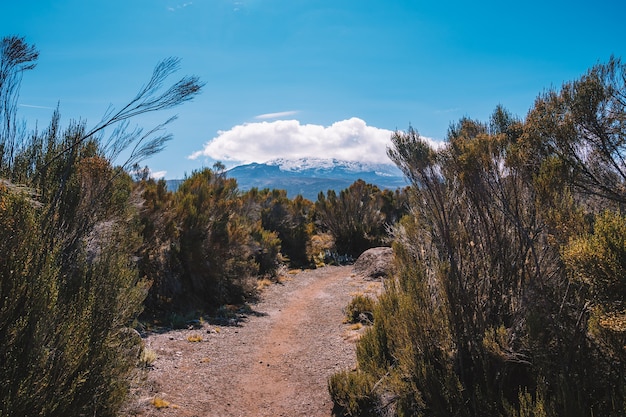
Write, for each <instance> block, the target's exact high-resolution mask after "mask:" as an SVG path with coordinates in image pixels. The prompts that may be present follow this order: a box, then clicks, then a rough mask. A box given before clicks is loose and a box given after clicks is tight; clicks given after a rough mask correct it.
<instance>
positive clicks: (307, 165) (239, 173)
mask: <svg viewBox="0 0 626 417" xmlns="http://www.w3.org/2000/svg"><path fill="white" fill-rule="evenodd" d="M228 174H229V176H231V177H233V178H235V179H237V183H238V184H239V186H240V188H241V189H243V190H246V189H249V188H252V187H257V188H277V189H284V190H286V191H287V193H288V195H289V196H291V197H295V196H296V195H298V194H302V195H303V196H304V197H305V198H308V199H309V200H313V201H314V200H315V199H316V198H317V194H318V193H319V192H320V191H323V192H326V191H328V190H330V189H332V190H335V191H337V192H338V191H341V190H343V189H345V188H348V187H349V186H350V185H351V184H352V183H353V182H355V181H356V180H358V179H362V180H364V181H365V182H368V183H371V184H374V185H377V186H378V187H379V188H389V189H395V188H398V187H404V186H406V185H407V182H406V180H405V178H404V176H403V175H402V172H401V171H400V170H399V169H398V168H397V167H396V166H395V165H392V164H372V163H362V162H355V161H341V160H338V159H324V158H298V159H284V158H281V159H274V160H271V161H268V162H266V163H252V164H248V165H240V166H237V167H235V168H232V169H230V170H229V171H228Z"/></svg>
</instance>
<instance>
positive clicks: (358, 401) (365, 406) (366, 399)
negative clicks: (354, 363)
mask: <svg viewBox="0 0 626 417" xmlns="http://www.w3.org/2000/svg"><path fill="white" fill-rule="evenodd" d="M373 388H374V381H373V380H372V378H371V377H370V376H369V375H368V374H365V373H362V372H359V371H341V372H338V373H336V374H334V375H332V376H331V377H330V378H329V380H328V391H329V393H330V397H331V398H332V400H333V402H334V403H335V410H334V412H335V415H342V416H350V417H357V416H358V417H369V416H375V415H377V413H376V412H375V406H376V404H377V403H378V399H377V398H376V396H375V394H374V393H373Z"/></svg>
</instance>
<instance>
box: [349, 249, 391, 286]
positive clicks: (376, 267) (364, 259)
mask: <svg viewBox="0 0 626 417" xmlns="http://www.w3.org/2000/svg"><path fill="white" fill-rule="evenodd" d="M392 260H393V249H391V248H388V247H380V248H372V249H368V250H366V251H365V252H363V253H362V254H361V256H359V259H357V260H356V262H355V263H354V267H353V270H354V272H355V273H356V274H359V275H362V276H364V277H365V278H372V279H373V278H378V277H387V276H388V275H389V272H390V271H391V265H392Z"/></svg>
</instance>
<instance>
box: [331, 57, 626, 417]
mask: <svg viewBox="0 0 626 417" xmlns="http://www.w3.org/2000/svg"><path fill="white" fill-rule="evenodd" d="M625 110H626V66H625V65H624V64H622V63H621V61H620V60H618V59H611V60H610V61H609V62H608V63H606V64H603V65H597V66H595V67H593V68H592V69H591V70H590V71H589V72H588V73H587V74H585V75H584V76H583V77H582V78H581V79H580V80H577V81H574V82H570V83H567V84H565V85H564V86H563V87H562V88H561V89H560V90H559V91H556V90H550V91H548V92H546V93H544V94H542V95H541V96H540V97H538V99H537V100H536V102H535V104H534V107H533V108H532V109H531V110H530V112H529V113H528V116H527V117H526V119H525V120H524V121H522V120H518V119H516V118H515V117H513V116H512V115H510V114H509V113H508V112H507V111H506V110H504V109H503V108H502V107H498V108H497V109H496V110H495V111H494V113H493V115H492V116H491V118H490V120H489V121H488V122H486V123H484V122H480V121H475V120H470V119H467V118H464V119H462V120H460V121H459V122H458V123H455V124H453V125H452V126H451V127H450V129H449V132H448V138H447V139H448V140H447V144H446V146H445V147H442V148H440V149H433V148H432V147H431V146H429V145H428V143H427V142H426V141H425V140H423V139H422V138H420V136H419V135H418V133H417V132H416V131H415V130H413V129H409V130H408V131H407V132H397V133H396V134H394V136H393V138H392V146H391V147H390V149H389V151H388V154H389V156H390V157H391V159H392V160H394V161H395V162H396V164H397V165H398V166H399V167H400V168H401V169H402V170H403V172H404V173H405V174H406V176H407V177H408V178H409V179H410V181H411V185H412V186H411V191H410V215H408V216H405V217H404V218H403V219H402V221H401V222H400V223H399V224H398V225H397V226H396V227H395V228H394V237H395V242H394V250H395V255H396V265H395V272H394V274H393V277H392V278H390V279H389V281H388V282H387V285H386V291H385V293H384V294H383V295H382V296H381V297H380V299H379V302H378V304H377V306H376V307H375V309H374V310H375V311H374V317H375V322H374V325H373V327H372V328H371V329H370V330H369V331H368V332H367V333H366V334H365V335H364V337H363V338H362V339H361V340H360V341H359V343H358V347H357V352H358V353H357V356H358V369H357V370H356V371H354V372H347V371H346V372H340V373H338V374H335V375H334V376H333V377H332V378H331V379H330V381H329V389H330V392H331V395H332V396H333V399H334V401H335V404H336V405H337V407H338V408H339V409H341V410H342V412H343V413H344V414H346V415H354V416H356V415H359V416H363V415H398V416H520V417H521V416H568V417H570V416H599V415H602V416H623V415H625V414H626V392H625V390H626V380H625V377H626V361H625V360H626V305H625V304H624V303H625V301H626V300H625V297H626V286H625V285H626V274H625V272H626V218H625V217H624V215H623V210H624V203H625V202H626V193H625V190H626V188H625V186H626V182H625V180H626V163H625V160H624V157H625V151H626V149H625V144H626V111H625Z"/></svg>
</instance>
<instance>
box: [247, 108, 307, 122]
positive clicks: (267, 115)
mask: <svg viewBox="0 0 626 417" xmlns="http://www.w3.org/2000/svg"><path fill="white" fill-rule="evenodd" d="M295 114H298V110H289V111H279V112H276V113H264V114H259V115H258V116H254V118H255V119H257V120H268V119H279V118H281V117H288V116H293V115H295Z"/></svg>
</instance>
